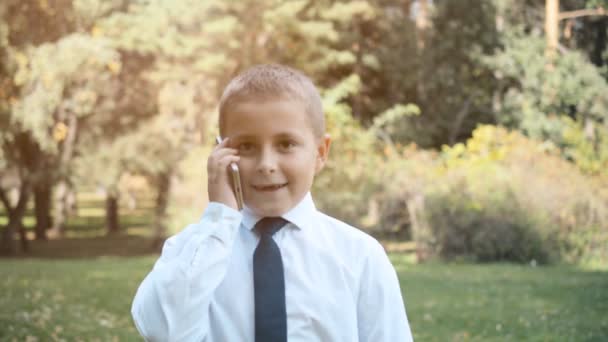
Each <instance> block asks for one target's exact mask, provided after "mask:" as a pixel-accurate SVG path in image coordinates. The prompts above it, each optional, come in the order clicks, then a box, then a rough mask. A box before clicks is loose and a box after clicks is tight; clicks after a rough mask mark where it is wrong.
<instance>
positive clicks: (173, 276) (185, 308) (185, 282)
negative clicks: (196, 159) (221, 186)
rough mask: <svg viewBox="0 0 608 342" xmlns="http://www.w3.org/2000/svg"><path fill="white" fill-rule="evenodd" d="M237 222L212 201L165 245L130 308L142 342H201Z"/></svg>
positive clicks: (238, 216)
mask: <svg viewBox="0 0 608 342" xmlns="http://www.w3.org/2000/svg"><path fill="white" fill-rule="evenodd" d="M241 218H242V216H241V214H240V213H239V212H238V211H236V210H234V209H232V208H230V207H228V206H226V205H223V204H220V203H215V202H211V203H209V205H208V206H207V208H206V210H205V212H204V214H203V216H202V218H201V220H200V221H199V222H198V223H196V224H191V225H189V226H187V227H186V228H185V229H184V230H183V231H182V232H180V233H179V234H177V235H175V236H172V237H171V238H169V239H168V240H167V241H166V242H165V244H164V245H163V249H162V253H161V256H160V258H159V259H158V260H157V261H156V263H155V264H154V268H153V269H152V271H151V272H150V273H149V274H148V275H147V276H146V278H145V279H144V280H143V282H142V283H141V285H140V286H139V288H138V290H137V293H136V294H135V298H134V299H133V305H132V308H131V314H132V316H133V320H134V322H135V326H136V327H137V330H138V331H139V333H140V334H141V335H142V336H143V337H144V338H145V339H146V341H202V340H203V339H204V338H205V337H206V336H207V334H208V332H209V306H210V302H211V297H212V294H213V292H214V290H215V289H216V288H217V287H218V286H219V284H220V282H221V281H222V280H223V278H224V276H225V275H226V269H227V267H228V261H229V257H230V254H231V251H232V245H233V243H234V239H235V236H236V234H237V232H238V229H239V225H240V222H241Z"/></svg>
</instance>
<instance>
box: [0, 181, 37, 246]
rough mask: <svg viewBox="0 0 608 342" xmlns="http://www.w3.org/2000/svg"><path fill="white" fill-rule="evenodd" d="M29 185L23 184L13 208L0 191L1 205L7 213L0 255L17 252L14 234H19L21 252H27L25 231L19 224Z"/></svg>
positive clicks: (25, 204)
mask: <svg viewBox="0 0 608 342" xmlns="http://www.w3.org/2000/svg"><path fill="white" fill-rule="evenodd" d="M29 192H30V189H29V185H28V183H27V182H23V183H22V184H21V187H20V189H19V199H18V200H17V205H16V206H15V207H14V208H13V207H11V205H10V202H9V201H8V198H7V196H6V194H5V193H4V191H3V190H2V189H0V198H1V199H2V203H4V206H5V208H6V212H7V213H8V217H9V219H8V224H7V225H6V227H5V228H4V231H3V232H2V240H1V241H0V254H2V255H14V254H15V253H16V252H17V246H16V243H15V239H14V236H15V233H16V232H19V233H20V235H21V246H22V249H23V251H27V249H28V248H27V239H24V237H25V229H24V228H23V225H22V224H21V222H22V220H23V215H24V214H25V209H26V206H27V201H28V199H29Z"/></svg>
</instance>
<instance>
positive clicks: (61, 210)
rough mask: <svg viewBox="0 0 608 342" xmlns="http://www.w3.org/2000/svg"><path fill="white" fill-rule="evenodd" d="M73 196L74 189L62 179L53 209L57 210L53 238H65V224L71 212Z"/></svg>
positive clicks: (57, 189) (52, 230) (52, 231)
mask: <svg viewBox="0 0 608 342" xmlns="http://www.w3.org/2000/svg"><path fill="white" fill-rule="evenodd" d="M71 196H72V188H71V186H70V184H69V182H68V181H67V180H65V179H61V180H60V181H59V183H58V184H57V187H56V191H55V197H54V199H53V200H54V205H53V207H54V209H55V215H54V220H53V222H52V228H51V235H53V236H57V237H63V236H65V222H66V220H67V217H68V214H69V210H70V199H71Z"/></svg>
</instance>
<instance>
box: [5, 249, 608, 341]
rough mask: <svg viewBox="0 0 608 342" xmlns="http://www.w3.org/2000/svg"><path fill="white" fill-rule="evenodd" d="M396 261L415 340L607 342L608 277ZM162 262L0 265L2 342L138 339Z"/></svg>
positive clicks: (566, 270) (105, 259)
mask: <svg viewBox="0 0 608 342" xmlns="http://www.w3.org/2000/svg"><path fill="white" fill-rule="evenodd" d="M114 239H119V238H114ZM125 239H126V238H125ZM118 242H119V241H113V240H111V239H110V238H108V241H106V243H108V244H113V245H116V244H117V243H118ZM122 243H123V244H124V243H134V244H141V241H139V242H133V241H126V242H125V241H122ZM117 254H118V255H120V253H117ZM391 258H392V260H393V263H394V265H395V267H396V269H397V271H398V273H399V277H400V280H401V287H402V290H403V295H404V298H405V301H406V307H407V311H408V315H409V319H410V324H411V328H412V331H413V334H414V337H415V339H416V341H607V340H608V291H607V289H608V272H603V271H584V270H579V269H576V268H573V267H569V266H551V267H531V266H519V265H510V264H494V265H470V264H413V263H411V262H410V261H409V258H408V257H407V256H405V255H402V254H393V255H391ZM155 259H156V256H155V255H140V256H130V257H122V256H98V257H92V256H90V257H88V258H84V259H83V258H80V257H78V258H73V257H70V256H69V255H67V256H64V257H63V258H56V259H38V258H25V259H4V260H0V273H1V274H2V275H3V276H2V280H0V291H1V293H2V295H1V296H0V307H1V308H2V310H1V313H0V327H1V328H0V341H36V340H39V341H60V340H67V341H137V340H139V338H138V335H137V332H136V330H135V328H134V327H133V324H132V322H131V317H130V313H129V310H130V303H131V299H132V297H133V294H134V292H135V290H136V288H137V285H138V284H139V282H140V281H141V280H142V279H143V277H144V276H145V274H146V272H147V271H148V270H149V269H150V268H151V266H152V264H153V262H154V260H155ZM28 336H29V339H28Z"/></svg>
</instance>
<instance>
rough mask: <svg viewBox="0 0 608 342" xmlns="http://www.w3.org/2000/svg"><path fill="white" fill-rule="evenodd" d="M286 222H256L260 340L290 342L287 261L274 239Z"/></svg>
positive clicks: (255, 275)
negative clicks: (286, 306)
mask: <svg viewBox="0 0 608 342" xmlns="http://www.w3.org/2000/svg"><path fill="white" fill-rule="evenodd" d="M286 223H287V221H285V220H284V219H282V218H280V217H266V218H263V219H261V220H260V221H259V222H258V223H256V225H255V229H256V230H257V231H258V233H259V234H260V242H259V243H258V246H257V248H256V249H255V252H254V253H253V289H254V297H255V341H256V342H287V313H286V311H285V279H284V277H283V260H281V251H280V250H279V246H277V244H276V242H274V240H273V239H272V235H273V234H274V233H276V232H277V231H278V230H279V229H281V228H282V227H283V226H284V225H285V224H286Z"/></svg>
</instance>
